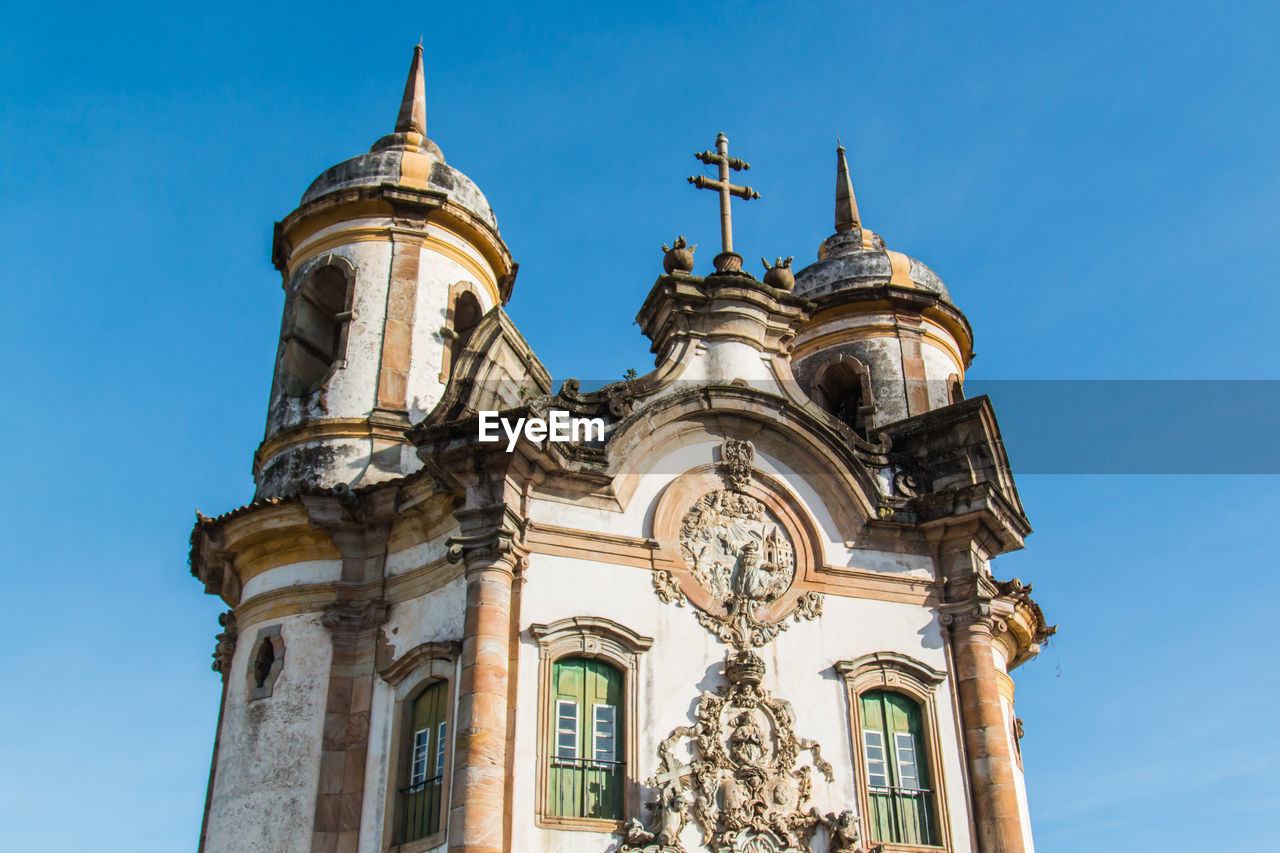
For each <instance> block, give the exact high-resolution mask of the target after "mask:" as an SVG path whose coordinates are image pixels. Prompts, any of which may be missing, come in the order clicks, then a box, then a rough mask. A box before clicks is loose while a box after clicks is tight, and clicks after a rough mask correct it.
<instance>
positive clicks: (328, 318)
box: [283, 259, 355, 397]
mask: <svg viewBox="0 0 1280 853" xmlns="http://www.w3.org/2000/svg"><path fill="white" fill-rule="evenodd" d="M338 261H342V263H339V262H338ZM348 267H350V263H349V262H346V261H344V260H343V259H334V260H333V261H331V262H329V263H324V264H322V265H321V266H320V267H318V268H317V269H315V270H313V271H312V272H310V273H308V274H307V277H306V279H305V280H304V281H303V282H302V284H301V286H299V288H298V290H297V292H296V293H294V295H293V305H292V307H291V309H290V311H289V314H288V320H287V327H286V328H285V331H284V335H283V337H284V345H285V349H284V358H285V364H284V373H283V378H284V392H285V393H286V394H288V395H290V396H294V397H302V396H306V395H308V394H311V393H313V392H315V391H317V390H318V389H319V388H320V387H321V386H322V385H324V383H325V382H327V381H328V380H329V377H330V376H332V375H333V372H334V371H335V370H337V369H338V368H339V367H341V366H342V363H343V361H344V360H345V359H346V350H347V329H348V327H349V326H350V323H351V320H352V318H353V317H354V316H355V315H354V313H353V312H352V311H351V297H352V289H351V281H352V279H353V278H354V276H353V275H352V274H351V271H350V270H349V269H348Z"/></svg>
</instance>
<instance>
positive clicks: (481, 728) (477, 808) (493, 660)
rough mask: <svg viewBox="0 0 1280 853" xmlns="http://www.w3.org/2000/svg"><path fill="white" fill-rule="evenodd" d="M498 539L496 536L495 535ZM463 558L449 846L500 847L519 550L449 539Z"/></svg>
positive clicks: (466, 852)
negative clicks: (464, 601) (464, 606)
mask: <svg viewBox="0 0 1280 853" xmlns="http://www.w3.org/2000/svg"><path fill="white" fill-rule="evenodd" d="M495 538H497V537H496V535H495ZM450 554H451V556H452V557H453V559H455V560H456V559H463V560H465V561H466V574H465V577H466V582H467V611H466V617H465V621H464V624H463V638H462V659H461V674H460V676H459V681H458V711H457V715H456V718H455V719H456V720H457V723H456V727H455V728H456V732H455V734H456V739H455V741H454V752H453V755H454V758H453V785H452V788H451V793H450V808H449V850H450V853H501V851H502V850H503V847H504V839H503V827H504V824H505V812H506V803H505V794H504V792H505V788H506V774H507V760H506V759H507V702H508V696H507V681H508V665H509V663H510V650H511V586H512V581H513V579H514V577H515V566H516V561H517V560H518V559H519V556H518V555H517V554H516V552H515V550H514V549H513V548H512V547H511V546H510V544H509V543H508V544H507V545H506V547H503V546H502V545H501V544H500V543H497V542H493V543H485V544H479V543H476V542H475V539H473V538H471V537H467V542H466V545H463V544H459V541H455V543H454V544H453V545H452V546H451V551H450Z"/></svg>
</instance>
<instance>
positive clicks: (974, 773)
mask: <svg viewBox="0 0 1280 853" xmlns="http://www.w3.org/2000/svg"><path fill="white" fill-rule="evenodd" d="M997 550H998V545H997V543H995V542H994V541H992V540H991V539H990V537H989V535H988V534H986V533H984V531H983V529H982V527H981V526H980V525H978V524H974V523H962V524H958V525H955V526H954V527H950V528H948V529H947V530H946V532H945V534H944V535H943V536H942V538H941V541H940V542H939V548H938V559H939V569H940V570H941V573H942V577H943V582H944V589H945V593H944V598H945V603H944V604H943V605H942V617H941V621H942V625H943V628H944V631H945V633H947V634H948V635H949V641H950V643H951V648H952V652H953V660H954V663H955V672H954V673H953V676H952V677H953V678H955V680H956V688H957V692H958V693H959V695H960V720H961V725H962V727H963V737H964V746H965V757H966V758H967V760H968V765H969V766H968V771H969V790H970V796H971V797H972V801H973V802H972V805H973V819H974V823H975V825H976V828H977V834H978V838H977V841H978V850H979V851H980V853H1025V850H1026V842H1025V840H1024V839H1023V837H1022V820H1021V815H1020V812H1019V810H1018V793H1017V784H1016V782H1015V781H1014V775H1013V756H1012V755H1011V754H1010V749H1009V735H1008V728H1007V726H1006V725H1005V720H1004V710H1003V707H1002V705H1001V703H1000V681H999V679H1000V674H999V673H998V672H997V670H996V664H995V658H994V657H993V655H994V653H995V652H994V644H993V641H992V632H993V631H994V630H995V629H996V627H997V625H1000V624H1001V623H1000V622H999V619H998V617H997V616H996V615H995V613H994V611H993V608H992V605H991V602H992V600H993V598H994V596H995V595H997V594H998V590H997V588H996V585H995V583H994V581H992V580H991V575H990V571H989V569H988V567H987V561H988V559H989V558H990V555H991V554H992V553H996V552H997Z"/></svg>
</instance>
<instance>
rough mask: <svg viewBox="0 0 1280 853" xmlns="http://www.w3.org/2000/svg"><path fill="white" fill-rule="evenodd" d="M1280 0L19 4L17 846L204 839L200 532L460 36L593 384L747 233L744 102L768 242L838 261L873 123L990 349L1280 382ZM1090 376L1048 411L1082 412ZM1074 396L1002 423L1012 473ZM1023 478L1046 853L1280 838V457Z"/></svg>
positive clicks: (229, 503)
mask: <svg viewBox="0 0 1280 853" xmlns="http://www.w3.org/2000/svg"><path fill="white" fill-rule="evenodd" d="M1278 10H1280V6H1277V5H1276V4H1274V3H1264V2H1259V3H1252V4H1247V3H1246V4H1240V3H1216V4H1213V5H1212V7H1208V6H1205V5H1204V4H1181V3H1179V4H1165V3H1160V4H1157V3H1117V2H1098V3H1091V2H1073V3H1052V4H1050V3H1018V4H1014V3H1008V4H1000V5H992V6H977V5H971V4H964V5H963V6H962V5H960V4H941V3H939V4H924V3H901V2H894V3H889V2H860V3H854V2H841V3H832V2H827V3H787V4H781V3H779V4H761V3H734V4H727V3H689V2H682V3H648V4H644V5H643V6H639V5H630V4H629V5H628V6H626V7H624V5H623V4H612V3H592V4H582V5H551V4H533V3H519V4H515V3H513V4H498V3H490V4H439V5H437V4H426V3H418V4H404V3H381V4H373V5H370V4H365V5H363V6H359V5H356V6H353V5H351V4H335V3H326V2H313V3H308V4H305V5H298V6H295V7H293V8H290V9H282V8H277V7H276V5H275V4H267V3H258V4H253V5H251V6H248V7H247V8H244V9H242V10H239V11H227V10H226V9H224V8H223V7H222V6H221V5H220V4H178V5H177V6H175V5H173V4H161V5H153V4H137V5H130V4H115V5H104V4H81V3H68V4H63V5H59V6H56V7H50V6H48V5H47V4H46V5H44V6H39V5H38V4H33V3H28V4H21V5H14V6H11V8H9V9H8V10H7V12H6V16H5V26H4V28H3V34H0V51H2V52H0V96H2V100H0V103H2V104H3V106H2V107H0V151H2V152H3V153H2V156H0V229H2V231H0V233H3V239H4V244H5V246H6V253H5V259H4V263H3V273H0V281H3V283H4V287H3V294H4V305H5V309H6V310H5V317H6V318H7V320H8V324H7V325H8V332H7V333H6V334H5V335H3V337H2V338H0V353H3V355H4V362H5V364H6V365H7V366H8V378H7V381H6V383H5V386H6V392H5V394H4V395H3V405H4V413H3V415H4V416H3V424H4V426H3V430H4V432H3V435H4V437H5V439H6V440H5V442H4V446H5V447H6V450H7V451H8V452H7V454H6V462H5V465H4V468H5V470H6V473H7V474H8V477H7V480H8V487H7V488H6V489H4V490H3V493H2V494H0V526H2V533H3V541H4V542H5V543H6V545H7V546H8V547H7V552H8V553H9V559H8V564H7V566H6V571H5V573H4V577H5V580H6V583H5V587H4V589H5V593H6V595H5V598H6V602H5V608H4V609H5V616H4V619H3V620H0V643H2V646H0V647H2V648H3V649H4V651H3V655H2V656H0V685H2V686H0V731H2V732H3V733H4V734H3V739H2V740H3V745H2V746H0V838H2V839H3V845H4V846H5V847H7V848H9V849H13V850H28V849H41V850H59V851H60V850H68V851H69V850H81V849H85V848H86V847H89V846H91V847H92V848H93V849H95V850H96V851H101V853H115V852H116V851H130V853H151V851H156V852H157V853H159V851H166V853H167V851H172V850H182V849H192V848H194V845H195V842H196V837H197V834H198V829H199V823H200V814H201V809H202V803H203V797H204V787H205V782H206V778H207V771H208V759H209V751H210V747H211V745H212V739H213V732H214V722H215V715H216V711H217V705H218V695H219V683H218V679H217V677H216V676H215V674H214V673H212V672H211V671H210V670H209V660H210V658H209V655H210V652H211V651H212V649H213V635H214V633H215V632H216V630H217V626H216V624H215V616H216V614H217V613H218V612H219V611H220V609H221V606H220V604H219V602H217V601H216V600H215V599H213V598H210V597H205V596H203V595H202V593H201V588H200V586H199V585H198V584H197V583H196V582H195V581H194V580H193V579H191V578H190V576H189V575H188V573H187V567H186V559H187V552H186V548H187V535H188V532H189V529H190V526H191V523H192V521H193V513H194V510H195V509H196V508H200V509H201V510H203V511H205V512H207V513H218V512H222V511H225V510H227V509H230V508H232V507H235V506H238V505H240V504H242V503H245V502H246V501H248V500H249V498H250V497H251V496H252V481H251V477H250V460H251V458H252V453H253V450H254V448H255V447H256V445H257V443H258V441H259V440H260V439H261V435H262V427H263V420H264V416H265V405H266V399H267V392H268V390H269V385H270V379H271V366H272V360H273V357H274V353H275V341H276V336H277V332H278V328H279V317H280V308H281V299H282V296H281V290H280V285H279V277H278V274H277V273H276V272H275V271H274V270H273V269H272V268H271V266H270V264H269V262H268V257H269V249H270V240H271V226H272V222H273V221H275V220H277V219H280V218H282V217H283V216H284V215H285V214H287V213H288V212H289V211H290V210H292V209H293V207H294V206H295V205H296V204H297V201H298V198H299V196H300V195H301V193H302V191H303V190H304V189H305V188H306V187H307V185H308V183H309V182H310V181H311V180H312V179H313V178H314V177H315V176H316V175H317V174H318V173H319V172H320V171H322V170H323V169H324V168H326V167H328V166H329V165H331V164H333V163H336V162H338V161H339V160H342V159H345V158H347V157H349V156H352V155H354V154H357V153H359V152H362V151H365V150H367V149H368V147H369V145H370V144H371V143H372V142H373V141H374V140H375V139H376V138H377V137H378V136H380V135H382V134H383V133H386V132H388V131H389V130H390V129H391V125H392V123H393V121H394V118H395V112H396V107H397V101H398V97H399V93H400V88H401V86H402V85H403V81H404V74H405V71H406V69H407V64H408V60H409V58H410V54H411V48H412V45H413V44H414V43H415V42H417V40H418V37H419V35H422V36H423V37H424V44H425V46H426V48H427V75H428V89H429V101H428V125H429V132H430V135H431V136H432V137H433V138H434V139H435V140H436V141H437V142H438V143H439V144H440V145H441V147H442V148H443V149H444V152H445V154H446V156H447V157H448V159H449V162H450V163H452V164H454V165H456V166H457V167H459V168H461V169H462V170H463V171H465V172H466V173H468V174H469V175H470V176H471V177H472V178H473V179H474V180H475V181H476V182H477V183H478V184H479V185H480V186H481V188H482V189H483V190H484V191H485V192H486V194H487V195H488V197H489V200H490V201H491V202H492V204H493V206H494V209H495V210H496V212H497V215H498V219H499V222H500V225H501V228H502V233H503V236H504V237H505V238H506V240H507V242H508V244H509V245H510V246H511V249H512V251H513V253H514V254H515V257H516V259H517V260H519V261H520V264H521V271H520V277H519V280H518V282H517V286H516V291H515V296H514V299H513V301H512V303H511V305H510V313H511V314H512V316H513V317H514V318H515V320H516V322H517V323H518V324H519V326H520V328H521V330H522V331H523V332H524V334H525V335H526V337H527V338H528V340H529V341H530V343H531V344H532V345H533V347H534V348H535V350H536V351H537V352H538V354H539V355H540V356H541V357H542V359H543V361H544V362H545V363H546V364H547V366H548V367H549V368H550V370H551V372H552V374H553V376H554V377H555V378H556V380H557V383H558V381H559V380H561V379H563V378H565V377H567V376H578V377H581V378H583V379H592V378H603V379H608V378H615V377H619V376H621V374H622V373H623V371H624V370H626V369H627V368H629V367H635V368H636V369H638V370H640V371H641V372H645V371H646V370H647V369H648V367H649V365H650V364H651V361H650V358H651V357H650V356H649V354H648V342H647V341H646V340H645V339H644V338H643V337H642V336H641V335H640V333H639V331H638V330H637V329H636V328H635V327H634V326H633V325H632V321H633V319H634V316H635V312H636V310H637V309H638V308H639V305H640V303H641V301H642V299H643V298H644V295H645V294H646V293H647V291H648V288H649V286H650V285H651V284H652V281H653V279H654V277H655V276H656V275H657V273H658V271H659V269H660V253H659V251H658V246H659V244H661V243H662V242H663V241H669V240H670V239H671V238H672V237H674V236H675V235H676V234H677V233H683V234H685V235H687V236H688V237H689V238H690V239H691V240H692V241H694V242H698V243H701V244H702V245H703V247H704V248H703V250H702V252H703V253H705V256H704V257H703V258H702V260H703V262H704V264H705V262H706V260H707V259H708V258H709V257H710V255H711V254H713V253H714V245H715V242H716V227H717V226H716V218H715V213H714V200H713V199H712V198H711V197H710V194H708V193H696V192H694V191H693V190H692V189H691V188H689V187H688V185H686V184H685V183H684V177H685V176H686V175H688V174H693V172H694V169H695V166H696V164H695V163H694V161H693V159H692V157H691V156H690V154H691V153H692V152H693V151H696V150H701V149H703V148H706V147H708V146H709V145H710V144H711V142H712V140H713V139H714V136H715V133H716V131H719V130H723V131H725V132H726V133H728V134H729V136H730V138H731V140H732V146H733V150H734V153H736V154H738V155H739V156H742V157H745V158H747V159H748V160H750V161H752V163H753V165H754V167H755V168H754V169H753V171H752V172H751V176H750V177H751V183H752V184H753V186H755V187H757V188H758V189H759V190H760V191H761V192H762V193H763V194H764V198H763V199H762V200H761V201H758V202H752V203H751V204H750V205H745V206H741V210H740V213H739V214H738V217H737V231H736V238H737V244H738V247H739V249H740V251H742V253H743V254H744V255H746V256H747V257H748V258H749V259H753V260H754V258H758V257H759V256H760V255H767V256H769V257H770V258H773V257H775V256H777V255H783V256H786V255H795V256H796V258H797V261H796V263H797V265H802V264H804V263H808V262H810V261H812V260H813V259H814V256H815V252H816V249H817V246H818V243H819V242H820V241H821V240H822V239H823V238H824V237H825V236H826V235H827V234H828V233H829V232H830V230H831V221H830V217H831V204H832V201H831V199H832V158H833V155H832V148H833V145H834V142H835V138H836V136H837V134H838V135H840V136H841V137H842V138H843V140H844V143H845V145H846V146H847V147H848V149H849V155H850V161H851V163H852V168H853V171H854V181H855V188H856V191H857V194H858V200H859V203H860V207H861V211H862V214H863V219H864V221H865V222H866V223H867V224H868V225H869V227H871V228H873V229H874V230H876V231H877V232H879V233H880V234H882V235H883V236H884V237H885V239H886V240H887V241H888V243H889V245H890V247H891V248H896V249H900V250H902V251H905V252H907V253H909V254H912V255H914V256H916V257H919V258H922V259H924V260H925V261H926V262H928V263H929V264H930V265H931V266H933V267H934V269H936V270H937V271H938V273H939V274H940V275H941V276H942V278H943V279H944V280H945V281H946V282H947V284H948V285H949V287H950V289H951V292H952V294H953V296H954V299H955V301H956V303H957V305H958V306H959V307H960V308H961V309H962V310H964V311H965V312H966V313H967V315H968V317H969V319H970V320H971V322H972V324H973V326H974V329H975V331H976V336H977V342H976V343H977V347H976V348H977V350H978V352H979V358H978V360H977V362H976V363H975V366H974V369H973V372H972V373H971V376H972V377H973V378H974V379H975V380H977V379H987V380H990V379H1027V380H1043V379H1134V378H1144V379H1201V380H1214V379H1224V378H1233V379H1268V380H1275V379H1280V371H1278V369H1277V359H1276V357H1275V347H1276V337H1277V336H1276V333H1275V327H1276V318H1277V314H1278V313H1280V311H1278V309H1280V290H1278V287H1277V285H1278V284H1280V277H1278V275H1277V272H1278V269H1277V267H1278V266H1280V253H1277V252H1276V243H1277V236H1278V234H1277V231H1278V217H1277V213H1276V211H1277V209H1278V207H1280V161H1278V159H1277V156H1276V151H1277V148H1276V139H1277V136H1278V135H1280V134H1278V133H1277V130H1278V129H1280V128H1278V127H1277V125H1278V124H1280V110H1278V109H1277V107H1278V105H1280V97H1278V96H1280V59H1278V58H1277V57H1278V56H1280V52H1278V51H1277V50H1276V44H1275V39H1276V34H1277V32H1280V11H1278ZM993 397H994V402H995V405H996V410H997V413H999V412H1000V411H1001V400H1000V395H999V393H998V392H995V391H993ZM1055 402H1056V405H1053V406H1045V407H1043V409H1042V410H1041V411H1040V412H1039V415H1038V416H1039V418H1040V419H1041V422H1042V425H1043V427H1044V429H1046V430H1047V429H1050V428H1052V427H1053V426H1054V425H1055V424H1058V423H1060V422H1061V421H1062V419H1063V417H1064V413H1070V415H1071V416H1072V417H1074V418H1077V419H1078V418H1079V417H1080V412H1079V411H1078V410H1077V409H1076V406H1077V402H1076V400H1075V399H1074V398H1073V397H1072V396H1071V395H1068V394H1063V395H1061V399H1058V400H1056V401H1055ZM1194 408H1196V401H1194V400H1192V401H1189V402H1188V409H1194ZM1216 412H1217V410H1216V409H1215V413H1216ZM1239 426H1240V425H1239V424H1236V423H1235V422H1234V421H1233V418H1232V412H1231V411H1230V407H1225V409H1224V410H1223V411H1222V412H1221V416H1220V417H1210V418H1209V419H1208V422H1207V426H1206V428H1205V429H1204V430H1202V431H1200V432H1199V434H1198V438H1199V440H1198V441H1194V442H1188V443H1187V444H1186V446H1185V447H1182V448H1181V449H1182V451H1183V452H1184V453H1185V454H1186V455H1187V456H1188V457H1194V458H1197V459H1210V460H1212V459H1213V458H1215V454H1218V453H1221V452H1223V451H1224V449H1226V448H1230V447H1231V446H1232V444H1233V443H1238V442H1239V439H1238V438H1237V437H1238V436H1239V435H1240V434H1241V431H1240V429H1239ZM1249 426H1250V429H1253V430H1255V431H1256V430H1257V428H1258V424H1257V423H1256V422H1255V423H1254V424H1252V425H1249ZM1271 426H1272V425H1267V427H1268V429H1267V430H1264V431H1265V432H1271V433H1273V434H1274V432H1275V430H1274V429H1271V428H1270V427H1271ZM1036 428H1037V423H1035V422H1034V418H1033V423H1031V424H1030V425H1029V426H1028V424H1027V423H1025V422H1024V423H1023V424H1022V425H1021V426H1020V427H1017V428H1016V429H1015V428H1014V427H1007V428H1006V433H1007V434H1008V435H1009V438H1010V452H1011V455H1012V457H1013V460H1014V463H1015V467H1016V466H1017V463H1018V458H1019V441H1020V440H1025V441H1029V440H1030V439H1019V438H1018V437H1017V436H1018V435H1022V436H1028V435H1034V434H1035V432H1036ZM1103 432H1104V440H1105V431H1103ZM1246 433H1247V431H1246ZM1063 440H1064V441H1065V440H1068V438H1066V437H1064V439H1063ZM1024 455H1026V453H1025V452H1024ZM1208 470H1212V468H1209V469H1208ZM1020 484H1021V488H1022V495H1023V499H1024V501H1025V503H1026V505H1027V509H1028V512H1029V514H1030V516H1031V520H1032V522H1033V524H1034V525H1035V526H1036V528H1037V532H1036V533H1035V534H1034V535H1033V536H1032V537H1031V539H1030V542H1029V545H1028V547H1027V549H1026V551H1025V552H1022V553H1020V554H1016V555H1011V556H1008V557H1005V558H1001V559H1000V560H999V561H998V565H997V569H998V571H999V573H1000V574H1001V575H1002V576H1005V577H1007V576H1009V575H1013V574H1017V575H1019V576H1020V577H1022V578H1023V579H1024V580H1030V581H1034V582H1035V587H1036V596H1037V598H1038V600H1039V601H1040V602H1041V603H1042V604H1043V606H1044V608H1045V610H1046V612H1047V613H1048V615H1049V617H1050V619H1051V621H1055V622H1059V623H1061V626H1062V628H1061V632H1060V634H1059V636H1058V637H1057V638H1055V640H1054V641H1053V643H1052V644H1051V645H1050V646H1049V647H1048V649H1047V650H1046V651H1045V653H1044V654H1042V655H1041V657H1040V659H1039V660H1037V661H1035V662H1033V663H1031V664H1028V665H1027V666H1025V667H1024V668H1023V669H1021V670H1019V671H1018V672H1017V673H1016V675H1017V678H1018V685H1019V688H1018V689H1019V694H1018V695H1019V700H1018V710H1019V714H1020V716H1022V717H1023V718H1024V719H1025V720H1026V722H1027V736H1026V739H1025V741H1024V749H1025V756H1026V766H1027V771H1028V774H1029V780H1030V781H1029V786H1030V798H1031V807H1032V812H1033V818H1034V824H1035V830H1036V842H1037V849H1038V850H1039V851H1040V853H1067V851H1075V850H1079V849H1081V848H1082V847H1084V846H1087V847H1088V848H1089V849H1091V850H1095V851H1129V850H1134V849H1139V850H1155V849H1160V850H1169V851H1179V850H1193V849H1195V850H1202V849H1206V848H1212V849H1214V850H1216V851H1236V850H1239V851H1245V850H1249V851H1253V850H1259V849H1271V848H1273V847H1274V846H1275V842H1274V838H1275V827H1274V817H1275V815H1276V814H1277V813H1280V781H1278V779H1280V773H1277V770H1278V769H1280V733H1278V730H1277V728H1276V727H1275V725H1274V723H1273V720H1274V712H1273V708H1274V706H1275V704H1276V703H1277V701H1278V700H1280V695H1277V694H1278V690H1277V687H1276V684H1275V676H1276V670H1277V655H1276V652H1275V640H1274V636H1273V635H1272V634H1271V632H1270V630H1269V627H1270V626H1271V625H1272V624H1273V623H1274V621H1275V614H1274V603H1273V602H1274V601H1275V600H1276V598H1277V596H1280V580H1277V577H1278V574H1277V572H1276V562H1277V559H1276V556H1275V551H1274V544H1273V541H1272V538H1273V537H1272V536H1270V535H1265V531H1268V530H1274V529H1275V527H1276V521H1275V519H1276V516H1277V510H1278V509H1280V507H1278V501H1277V497H1276V495H1277V485H1278V484H1280V483H1278V482H1277V478H1276V477H1269V476H1174V475H1164V476H1119V475H1110V476H1071V475H1056V476H1048V475H1035V476H1024V477H1022V478H1021V479H1020Z"/></svg>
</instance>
